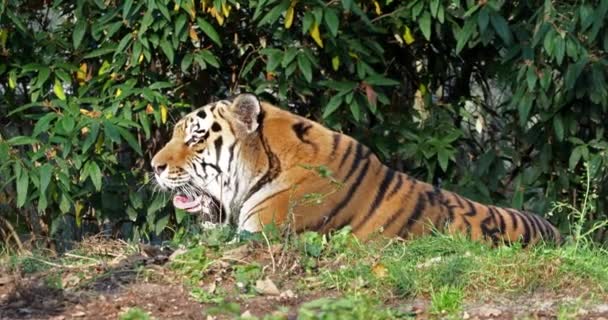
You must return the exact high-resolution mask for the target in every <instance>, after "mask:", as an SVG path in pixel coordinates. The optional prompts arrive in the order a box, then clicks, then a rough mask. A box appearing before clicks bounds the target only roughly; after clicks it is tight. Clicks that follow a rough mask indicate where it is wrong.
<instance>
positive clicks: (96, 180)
mask: <svg viewBox="0 0 608 320" xmlns="http://www.w3.org/2000/svg"><path fill="white" fill-rule="evenodd" d="M88 164H89V170H88V171H89V177H90V178H91V182H93V185H94V186H95V190H97V191H101V170H100V169H99V166H98V165H97V163H96V162H94V161H89V162H88Z"/></svg>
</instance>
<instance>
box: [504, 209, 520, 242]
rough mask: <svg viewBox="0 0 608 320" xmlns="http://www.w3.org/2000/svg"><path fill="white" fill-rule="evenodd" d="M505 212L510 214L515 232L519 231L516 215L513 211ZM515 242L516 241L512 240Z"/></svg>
mask: <svg viewBox="0 0 608 320" xmlns="http://www.w3.org/2000/svg"><path fill="white" fill-rule="evenodd" d="M505 211H507V213H508V214H509V216H510V217H511V223H512V224H513V230H517V227H518V225H517V218H516V217H515V214H513V212H511V209H505ZM512 240H515V239H512Z"/></svg>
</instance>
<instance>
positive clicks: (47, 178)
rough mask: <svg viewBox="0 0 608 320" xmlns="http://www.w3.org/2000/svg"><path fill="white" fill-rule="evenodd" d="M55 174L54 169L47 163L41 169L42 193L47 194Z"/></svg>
mask: <svg viewBox="0 0 608 320" xmlns="http://www.w3.org/2000/svg"><path fill="white" fill-rule="evenodd" d="M52 173H53V167H51V165H50V164H48V163H45V164H43V165H42V166H41V167H40V193H45V192H46V189H47V188H48V186H49V183H50V182H51V175H52Z"/></svg>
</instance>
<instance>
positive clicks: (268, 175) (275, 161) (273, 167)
mask: <svg viewBox="0 0 608 320" xmlns="http://www.w3.org/2000/svg"><path fill="white" fill-rule="evenodd" d="M264 118H265V112H264V110H261V111H260V114H259V115H258V119H257V121H258V123H259V129H258V132H259V137H260V141H261V143H262V149H264V152H265V153H266V157H267V159H268V169H266V172H265V173H264V175H263V176H262V177H261V178H260V179H259V180H258V181H256V183H255V184H254V185H253V187H252V188H251V189H250V190H249V192H248V193H247V195H246V196H245V197H244V199H243V203H245V202H246V201H247V200H249V198H251V196H252V195H253V194H254V193H256V192H258V191H259V190H260V189H262V187H263V186H264V185H266V184H268V183H269V182H271V181H273V180H274V179H276V177H277V176H279V173H280V172H281V163H280V161H279V157H277V155H276V154H274V153H273V152H272V150H271V149H270V146H269V145H268V141H267V140H266V138H265V137H264V130H263V129H264V128H263V126H264Z"/></svg>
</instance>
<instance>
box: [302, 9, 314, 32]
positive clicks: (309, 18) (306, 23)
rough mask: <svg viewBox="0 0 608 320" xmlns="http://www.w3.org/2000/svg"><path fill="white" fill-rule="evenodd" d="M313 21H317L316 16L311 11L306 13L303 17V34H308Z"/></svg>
mask: <svg viewBox="0 0 608 320" xmlns="http://www.w3.org/2000/svg"><path fill="white" fill-rule="evenodd" d="M313 22H315V17H314V16H313V15H312V13H310V12H306V13H305V14H304V18H302V34H307V33H308V31H309V30H310V27H311V26H312V24H313Z"/></svg>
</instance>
